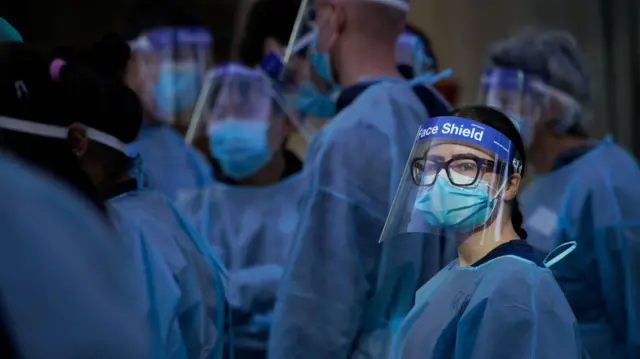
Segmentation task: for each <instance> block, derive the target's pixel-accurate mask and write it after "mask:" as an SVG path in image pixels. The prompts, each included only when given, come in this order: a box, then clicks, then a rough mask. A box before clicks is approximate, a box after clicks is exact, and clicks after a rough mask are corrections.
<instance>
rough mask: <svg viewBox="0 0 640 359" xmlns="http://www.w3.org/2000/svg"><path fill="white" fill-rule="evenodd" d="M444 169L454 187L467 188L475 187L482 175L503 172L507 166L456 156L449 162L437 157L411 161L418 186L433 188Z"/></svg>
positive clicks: (478, 158) (412, 173)
mask: <svg viewBox="0 0 640 359" xmlns="http://www.w3.org/2000/svg"><path fill="white" fill-rule="evenodd" d="M443 169H444V170H445V172H446V173H447V177H448V178H449V181H451V183H452V184H453V185H455V186H458V187H466V186H472V185H474V184H475V183H476V182H477V181H478V178H479V177H480V174H484V173H486V172H487V171H491V172H496V173H498V172H503V171H504V170H505V166H504V165H501V163H500V162H496V161H492V160H487V159H484V158H480V157H476V156H473V155H456V156H453V157H452V158H451V159H449V160H448V161H443V160H441V159H439V158H438V157H435V156H433V157H429V156H426V157H425V158H414V159H413V161H411V177H412V178H413V182H414V183H415V184H416V185H418V186H432V185H433V184H434V183H435V182H436V178H437V177H438V174H439V173H440V171H442V170H443Z"/></svg>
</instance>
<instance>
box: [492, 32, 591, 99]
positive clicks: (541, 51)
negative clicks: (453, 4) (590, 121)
mask: <svg viewBox="0 0 640 359" xmlns="http://www.w3.org/2000/svg"><path fill="white" fill-rule="evenodd" d="M489 56H490V61H491V62H492V64H493V65H495V66H501V67H508V68H516V69H520V70H523V71H524V72H525V73H527V74H529V75H535V76H538V77H540V79H542V80H543V81H544V82H546V83H547V84H548V85H549V86H552V87H554V88H556V89H558V90H560V91H562V92H564V93H566V94H568V95H570V96H572V97H573V98H574V99H575V100H577V101H578V102H580V103H582V104H584V103H587V102H588V101H589V100H590V97H591V91H590V87H589V78H588V76H587V71H586V65H585V61H584V59H583V55H582V52H581V51H580V49H579V48H578V43H577V41H576V39H575V38H574V37H573V36H572V35H571V34H569V33H568V32H566V31H553V30H540V29H535V28H527V29H525V30H523V31H522V32H520V33H519V34H517V35H516V36H513V37H511V38H509V39H507V40H504V41H502V42H499V43H496V44H494V45H493V46H492V47H491V50H490V55H489Z"/></svg>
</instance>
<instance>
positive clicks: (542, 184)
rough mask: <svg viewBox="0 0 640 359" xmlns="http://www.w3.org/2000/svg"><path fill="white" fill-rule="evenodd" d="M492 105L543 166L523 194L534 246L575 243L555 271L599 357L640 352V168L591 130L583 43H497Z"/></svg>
mask: <svg viewBox="0 0 640 359" xmlns="http://www.w3.org/2000/svg"><path fill="white" fill-rule="evenodd" d="M489 59H490V64H491V66H493V67H491V68H489V69H487V70H486V71H485V73H484V75H483V77H482V89H483V93H484V99H485V103H486V104H488V105H491V106H495V107H497V108H500V109H501V110H503V111H504V112H505V113H506V114H508V115H509V116H510V117H511V118H512V120H513V121H514V123H515V124H516V125H517V126H518V127H519V129H520V133H521V134H522V137H523V139H524V142H525V145H526V146H527V152H528V154H529V156H530V158H531V162H532V164H533V166H534V168H535V171H536V173H535V176H534V178H533V180H532V182H531V183H530V184H529V185H528V186H527V187H526V188H525V190H524V192H523V193H522V194H521V195H520V197H519V198H520V200H521V203H522V209H523V213H524V216H525V224H524V226H525V228H526V229H527V231H528V232H529V234H530V236H529V239H528V241H529V242H530V243H531V244H532V245H534V246H535V247H536V248H538V249H539V250H541V251H542V252H544V253H549V252H551V251H552V250H553V248H555V247H556V246H558V245H560V244H562V243H566V242H569V241H575V242H576V243H577V249H576V255H572V256H570V257H568V258H567V259H566V260H565V261H563V262H561V263H558V265H557V266H555V267H553V271H554V274H555V277H556V279H557V280H558V282H559V283H560V285H561V287H562V289H563V291H564V293H565V295H566V296H567V298H568V300H569V303H570V304H571V307H572V308H573V311H574V312H575V314H576V316H577V318H578V322H579V324H580V327H581V329H582V331H581V332H582V339H583V342H584V344H585V346H586V348H587V350H588V351H589V355H590V356H591V358H597V359H605V358H606V359H608V358H636V357H637V356H638V355H640V210H639V209H638V204H639V203H640V194H639V193H638V191H637V190H636V186H637V183H638V182H639V181H640V169H639V168H638V165H637V162H636V160H635V159H634V158H633V157H632V156H631V155H630V154H629V153H628V152H627V151H626V150H624V149H622V148H621V147H620V146H618V145H617V144H615V143H614V142H613V141H612V140H611V138H610V137H609V136H607V137H606V138H605V139H603V140H597V139H594V138H593V137H591V136H590V135H589V132H588V131H587V127H586V125H587V118H588V116H587V110H586V109H585V107H586V106H588V104H589V102H590V101H591V91H590V88H591V83H590V79H589V75H588V73H587V70H586V66H585V63H584V59H583V54H582V53H581V51H580V49H579V47H578V44H577V42H576V40H575V39H574V38H573V36H571V35H570V34H568V33H566V32H560V31H545V30H536V29H525V30H524V31H522V32H521V33H520V34H518V35H516V36H514V37H512V38H509V39H507V40H504V41H503V42H500V43H497V44H495V45H494V46H493V47H492V49H491V51H490V54H489Z"/></svg>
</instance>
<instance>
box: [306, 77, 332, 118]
mask: <svg viewBox="0 0 640 359" xmlns="http://www.w3.org/2000/svg"><path fill="white" fill-rule="evenodd" d="M296 108H297V109H298V111H300V112H302V113H303V114H305V115H312V116H315V117H320V118H326V117H333V116H334V115H335V114H336V111H337V107H336V102H335V101H334V99H333V97H332V96H331V93H326V94H325V93H321V92H320V91H318V89H317V88H316V86H315V85H314V84H313V83H311V82H304V83H302V85H300V89H299V90H298V97H297V99H296Z"/></svg>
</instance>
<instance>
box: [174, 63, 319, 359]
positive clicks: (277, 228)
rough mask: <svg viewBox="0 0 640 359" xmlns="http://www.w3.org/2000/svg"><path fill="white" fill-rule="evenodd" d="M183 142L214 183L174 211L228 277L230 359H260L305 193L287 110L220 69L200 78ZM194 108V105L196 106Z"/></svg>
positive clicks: (185, 197) (235, 73) (249, 72)
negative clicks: (290, 145) (199, 153)
mask: <svg viewBox="0 0 640 359" xmlns="http://www.w3.org/2000/svg"><path fill="white" fill-rule="evenodd" d="M201 96H202V100H199V103H202V105H203V107H202V109H201V108H197V109H196V111H197V114H199V115H198V116H196V117H195V118H194V120H195V121H194V123H192V126H191V127H190V130H189V132H188V135H187V139H191V138H193V139H194V143H195V144H196V146H197V147H198V148H201V149H202V150H203V151H208V155H209V157H210V160H211V162H212V165H213V167H214V169H215V179H214V183H213V184H212V185H210V186H208V187H207V188H205V189H203V190H197V191H187V192H186V193H181V194H180V195H179V196H178V201H177V204H176V205H177V207H178V208H179V209H180V210H181V211H182V213H184V214H185V216H186V217H187V218H188V219H189V220H190V222H191V224H192V225H193V226H194V227H196V228H198V229H199V230H200V232H201V233H202V235H203V236H204V237H205V238H206V239H207V240H208V242H209V243H210V244H211V245H212V246H213V248H214V250H215V252H216V253H217V254H218V255H219V256H220V257H221V259H222V261H223V263H224V264H225V265H226V266H227V268H228V270H229V284H228V300H229V305H230V306H231V307H232V309H233V314H234V315H233V321H232V323H233V332H234V337H233V346H234V348H233V349H234V350H235V353H234V357H235V358H266V345H267V338H268V334H269V327H270V326H271V312H272V310H273V306H274V302H275V300H276V291H277V287H278V285H279V283H280V278H281V276H282V273H283V271H284V265H285V263H286V262H287V259H288V257H289V252H290V248H291V244H292V243H291V242H292V240H293V235H294V232H295V229H296V226H297V224H298V221H299V218H300V215H299V213H298V210H299V204H298V202H299V201H300V199H301V196H302V193H303V192H304V190H306V188H307V187H308V181H307V178H306V176H304V174H303V172H302V163H301V162H300V160H299V159H298V158H297V157H296V156H295V155H293V154H292V153H291V152H289V151H288V150H287V149H286V148H285V144H286V142H287V138H288V136H290V135H291V134H292V133H293V132H294V131H296V127H295V126H294V123H296V122H297V121H296V120H294V118H295V116H296V112H295V109H293V108H292V107H291V105H289V104H288V103H287V102H286V99H285V97H284V94H283V92H282V90H281V89H279V88H278V87H277V86H276V85H275V84H274V83H272V81H271V80H270V79H269V78H268V77H266V76H265V75H264V74H262V73H261V72H260V71H257V70H255V69H250V68H248V67H244V66H241V65H239V64H233V63H228V64H224V65H221V66H220V67H218V68H216V69H215V70H213V71H211V72H210V73H209V74H208V77H207V80H206V83H205V86H204V89H203V92H202V94H201ZM200 101H202V102H200Z"/></svg>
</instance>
